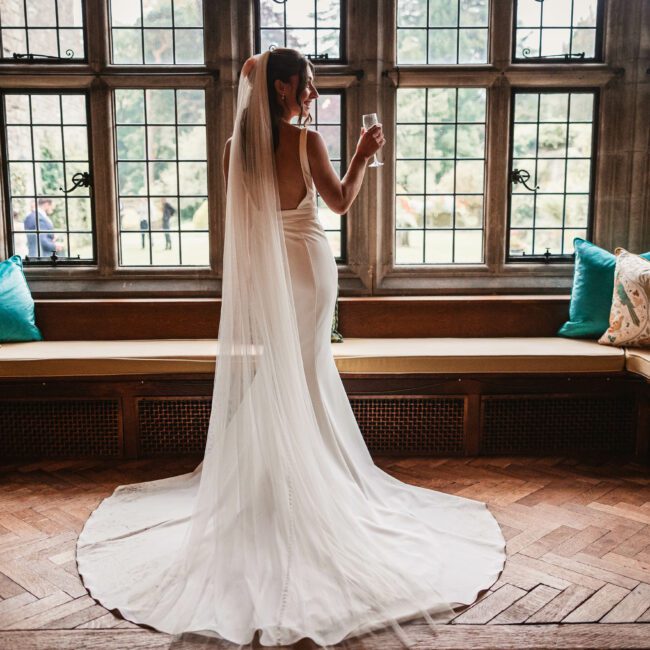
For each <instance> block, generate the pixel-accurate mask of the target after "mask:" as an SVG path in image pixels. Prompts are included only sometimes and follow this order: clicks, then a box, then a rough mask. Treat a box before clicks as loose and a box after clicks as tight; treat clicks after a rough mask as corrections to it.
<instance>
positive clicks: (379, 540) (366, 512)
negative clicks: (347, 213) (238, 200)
mask: <svg viewBox="0 0 650 650" xmlns="http://www.w3.org/2000/svg"><path fill="white" fill-rule="evenodd" d="M264 61H265V60H264ZM240 99H241V97H240ZM306 136H307V130H306V129H304V130H303V131H302V132H301V134H300V140H299V142H300V149H299V155H300V161H301V166H302V170H303V179H300V182H302V180H304V182H305V185H306V188H307V191H306V195H305V197H304V199H303V200H302V201H301V202H300V204H299V205H298V207H297V208H296V209H294V210H284V211H281V216H282V230H283V234H284V242H285V245H286V258H287V260H288V263H289V269H288V270H289V273H290V280H291V292H292V296H293V302H294V306H295V315H296V321H295V322H296V324H297V327H298V334H299V351H300V356H301V359H302V368H303V369H304V380H306V385H307V388H308V398H306V399H304V400H303V399H300V396H299V395H292V394H284V395H283V394H282V393H279V394H276V395H273V394H269V393H268V392H267V391H266V389H265V386H266V385H267V383H270V380H269V378H268V377H266V373H277V374H278V376H279V375H280V370H281V369H280V370H278V369H277V366H282V359H281V358H278V359H275V360H274V366H270V365H269V366H268V367H267V366H265V365H264V364H263V363H260V365H259V366H257V373H256V374H255V376H254V377H253V378H252V379H251V382H250V384H248V385H247V389H246V390H245V391H243V392H242V395H241V401H240V403H239V404H238V406H237V407H236V408H232V409H231V419H230V420H229V422H228V423H227V424H224V425H223V427H226V426H227V427H229V428H221V429H220V433H219V435H218V436H215V438H214V439H211V438H209V440H208V446H207V448H206V454H205V457H204V460H203V462H202V463H201V465H199V466H198V467H197V468H196V470H194V472H191V473H189V474H184V475H181V476H174V477H171V478H167V479H162V480H157V481H151V482H145V483H138V484H135V485H126V486H120V487H118V488H117V489H116V490H115V492H114V493H113V494H112V495H111V496H110V497H109V498H107V499H104V500H103V501H102V502H101V503H100V505H99V507H98V508H97V509H96V510H95V511H94V512H93V513H92V514H91V516H90V518H89V519H88V521H87V523H86V525H85V527H84V529H83V530H82V532H81V534H80V536H79V541H78V545H77V563H78V569H79V573H80V575H81V577H82V579H83V582H84V585H85V586H86V587H87V589H88V590H89V592H90V594H91V595H92V596H93V597H94V598H95V599H96V600H98V601H99V602H100V603H101V604H102V605H103V606H105V607H106V608H108V609H117V610H119V611H120V612H121V614H122V615H123V616H124V617H125V618H126V619H128V620H130V621H133V622H135V623H139V624H146V625H149V626H152V627H154V628H156V629H158V630H161V631H163V632H168V633H170V634H181V633H183V632H196V633H200V634H205V635H208V636H215V637H218V638H221V639H226V640H229V641H232V642H234V643H237V644H248V643H251V642H252V640H253V637H254V635H255V633H256V631H257V630H259V631H260V639H259V641H260V643H261V644H262V645H284V644H289V643H293V642H296V641H297V640H299V639H300V638H302V637H309V638H311V639H313V640H314V641H316V642H317V643H318V644H321V645H330V644H335V643H338V642H339V641H341V640H343V639H345V638H349V637H352V636H356V635H358V634H361V633H364V632H368V631H372V630H375V629H378V628H382V627H385V626H389V625H390V626H392V627H393V629H394V630H395V631H396V633H397V634H398V635H400V638H402V640H403V641H404V642H405V643H408V639H407V638H406V637H405V636H404V631H403V629H402V627H401V626H400V625H399V622H402V621H406V620H410V619H413V618H418V617H421V616H423V617H424V618H425V619H426V620H427V621H428V622H429V623H430V624H438V623H445V622H447V621H448V620H449V619H450V618H451V617H452V616H453V615H454V614H455V612H454V611H453V609H454V608H456V609H457V608H458V607H459V606H461V605H467V604H471V603H473V602H474V601H475V599H476V598H477V596H478V594H479V593H480V592H481V591H483V590H486V589H488V588H489V587H490V586H491V585H492V584H493V583H494V582H495V581H496V580H497V578H498V577H499V575H500V573H501V571H502V569H503V566H504V562H505V541H504V538H503V535H502V532H501V530H500V528H499V525H498V523H497V521H496V520H495V519H494V517H493V516H492V514H491V513H490V511H489V510H488V508H487V506H486V504H485V503H482V502H479V501H475V500H472V499H467V498H461V497H458V496H454V495H449V494H445V493H441V492H436V491H433V490H430V489H425V488H421V487H416V486H413V485H409V484H406V483H403V482H401V481H399V480H397V479H395V478H393V477H391V476H390V475H389V474H387V473H386V472H384V471H382V470H381V469H379V468H378V467H377V466H376V465H375V464H374V463H373V461H372V458H371V456H370V454H369V452H368V449H367V447H366V444H365V442H364V439H363V437H362V434H361V432H360V430H359V427H358V425H357V422H356V420H355V417H354V414H353V411H352V409H351V407H350V404H349V401H348V398H347V395H346V392H345V389H344V387H343V384H342V382H341V379H340V376H339V374H338V371H337V368H336V365H335V363H334V359H333V356H332V351H331V343H330V329H331V323H332V316H333V313H334V307H335V300H336V293H337V281H338V277H337V268H336V263H335V261H334V258H333V256H332V252H331V248H330V246H329V244H328V240H327V238H326V236H325V233H324V231H323V228H322V225H321V223H320V221H319V219H318V216H317V210H316V192H315V188H314V184H313V181H312V178H311V175H310V170H309V163H308V159H307V151H306ZM233 146H235V144H234V143H233ZM230 182H232V176H231V181H230ZM296 182H299V181H298V180H297V181H296ZM260 250H261V249H260ZM226 263H228V260H226ZM267 270H268V267H267ZM270 272H271V271H269V273H270ZM269 304H275V302H273V303H271V302H270V303H269ZM226 308H227V304H226V301H225V298H224V303H223V306H222V318H229V312H227V313H226V314H225V316H224V314H223V310H224V309H226ZM233 308H234V306H233ZM229 322H232V323H234V324H235V325H236V324H237V323H238V322H239V321H238V319H237V311H236V310H235V313H234V315H233V317H232V319H231V321H229ZM224 327H225V325H224ZM220 332H221V329H220ZM276 335H277V336H280V334H279V333H278V332H276ZM220 344H221V341H220ZM267 345H268V346H269V347H270V346H271V342H270V341H269V342H268V343H267ZM220 354H221V352H220ZM218 363H222V361H221V357H220V358H219V360H218ZM233 368H235V366H233ZM229 370H230V372H234V370H233V369H232V368H231V369H229ZM263 379H264V381H263ZM300 379H301V380H302V377H301V378H300ZM217 395H218V394H217V392H215V401H214V402H213V418H215V417H216V415H215V413H219V412H221V411H222V410H223V408H222V406H223V405H222V403H219V402H218V401H217ZM231 397H232V395H231ZM294 400H296V401H294ZM308 402H311V406H312V407H313V414H314V416H315V423H316V425H317V428H314V426H313V425H312V424H311V420H305V422H304V424H301V425H300V428H296V429H295V430H291V431H286V430H284V429H282V428H280V427H281V423H283V422H285V421H287V420H288V419H289V418H291V417H293V416H294V415H295V413H296V411H300V410H301V409H302V408H303V407H305V408H308V407H309V403H308ZM309 412H311V411H309ZM210 426H211V430H212V429H218V428H219V423H218V422H213V421H212V420H211V425H210ZM295 426H296V427H297V426H298V425H295ZM235 432H236V436H237V437H236V439H235V438H234V437H233V436H234V433H235ZM202 474H203V477H202ZM201 517H203V519H201Z"/></svg>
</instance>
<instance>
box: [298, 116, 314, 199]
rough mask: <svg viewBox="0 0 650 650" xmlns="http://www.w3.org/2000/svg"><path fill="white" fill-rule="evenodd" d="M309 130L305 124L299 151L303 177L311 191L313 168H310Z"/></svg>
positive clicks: (301, 132) (301, 133)
mask: <svg viewBox="0 0 650 650" xmlns="http://www.w3.org/2000/svg"><path fill="white" fill-rule="evenodd" d="M307 130H308V127H306V126H305V127H304V128H302V129H301V131H300V141H299V146H298V151H299V154H300V168H301V169H302V177H303V178H304V179H305V185H306V186H307V192H309V190H310V188H311V184H312V182H313V181H312V177H311V170H310V169H309V158H308V157H307Z"/></svg>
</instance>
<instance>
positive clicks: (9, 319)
mask: <svg viewBox="0 0 650 650" xmlns="http://www.w3.org/2000/svg"><path fill="white" fill-rule="evenodd" d="M42 339H43V335H42V334H41V332H40V330H39V329H38V327H36V323H35V322H34V300H33V299H32V294H31V293H30V291H29V287H28V286H27V281H26V280H25V275H24V273H23V261H22V259H21V258H20V255H14V256H13V257H10V258H9V259H8V260H5V261H4V262H0V341H6V342H9V341H41V340H42Z"/></svg>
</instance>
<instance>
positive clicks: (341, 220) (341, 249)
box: [312, 91, 345, 261]
mask: <svg viewBox="0 0 650 650" xmlns="http://www.w3.org/2000/svg"><path fill="white" fill-rule="evenodd" d="M342 104H343V93H342V92H340V91H322V92H321V93H320V97H319V98H318V99H317V100H316V101H315V102H314V104H313V106H314V109H313V117H314V122H313V123H312V126H313V127H314V128H315V129H317V130H318V131H319V132H320V134H321V135H322V136H323V139H324V140H325V143H326V144H327V151H328V153H329V156H330V160H331V161H332V166H333V167H334V169H335V170H336V173H337V174H338V175H339V178H340V177H341V174H342V171H343V170H342V164H341V163H342V160H343V159H344V156H343V144H344V140H343V134H344V132H345V130H344V128H343V122H342V120H343V118H342V115H343V112H342ZM317 203H318V218H319V219H320V221H321V223H322V224H323V230H325V234H326V235H327V239H328V240H329V243H330V246H331V247H332V253H333V254H334V257H336V258H337V261H341V260H342V259H343V256H344V253H345V241H344V237H345V228H344V224H345V215H339V214H336V213H335V212H332V211H331V210H330V209H329V208H328V207H327V205H326V204H325V202H324V201H323V199H321V197H320V195H318V197H317Z"/></svg>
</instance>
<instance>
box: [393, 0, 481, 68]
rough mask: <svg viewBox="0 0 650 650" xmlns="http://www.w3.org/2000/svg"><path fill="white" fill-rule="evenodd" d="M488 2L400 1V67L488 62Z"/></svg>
mask: <svg viewBox="0 0 650 650" xmlns="http://www.w3.org/2000/svg"><path fill="white" fill-rule="evenodd" d="M488 5H489V3H488V0H397V64H398V65H404V64H407V65H408V64H416V65H417V64H435V65H450V64H451V65H453V64H472V63H475V64H478V63H487V61H488V8H489V7H488Z"/></svg>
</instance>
